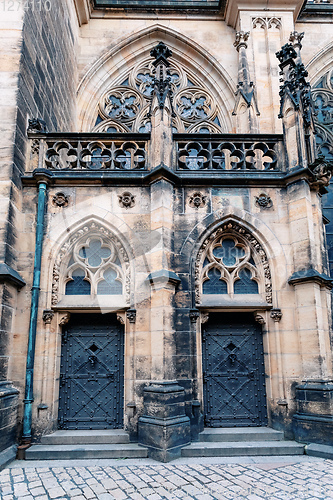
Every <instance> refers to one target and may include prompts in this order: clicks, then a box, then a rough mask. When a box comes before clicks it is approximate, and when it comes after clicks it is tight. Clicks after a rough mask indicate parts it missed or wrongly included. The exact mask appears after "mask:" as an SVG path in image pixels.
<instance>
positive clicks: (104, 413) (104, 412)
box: [59, 314, 124, 429]
mask: <svg viewBox="0 0 333 500" xmlns="http://www.w3.org/2000/svg"><path fill="white" fill-rule="evenodd" d="M123 329H124V327H123V325H121V324H120V323H119V322H118V321H117V316H116V314H103V315H102V314H73V315H72V316H71V320H70V321H69V323H68V324H67V325H65V326H64V329H63V334H62V345H61V367H60V389H59V427H60V428H62V429H118V428H122V427H123V414H124V332H123Z"/></svg>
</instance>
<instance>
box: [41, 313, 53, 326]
mask: <svg viewBox="0 0 333 500" xmlns="http://www.w3.org/2000/svg"><path fill="white" fill-rule="evenodd" d="M53 316H54V312H53V311H52V309H44V311H43V321H44V323H45V324H46V325H49V324H51V321H52V319H53Z"/></svg>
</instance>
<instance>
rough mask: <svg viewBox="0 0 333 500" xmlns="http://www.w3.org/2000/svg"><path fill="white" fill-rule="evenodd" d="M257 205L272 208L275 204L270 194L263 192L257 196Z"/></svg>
mask: <svg viewBox="0 0 333 500" xmlns="http://www.w3.org/2000/svg"><path fill="white" fill-rule="evenodd" d="M256 205H257V206H258V207H260V208H271V207H272V206H273V201H272V198H271V197H270V196H268V195H267V194H265V193H261V194H260V195H259V196H256Z"/></svg>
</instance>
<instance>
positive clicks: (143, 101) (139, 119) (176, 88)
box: [93, 59, 222, 133]
mask: <svg viewBox="0 0 333 500" xmlns="http://www.w3.org/2000/svg"><path fill="white" fill-rule="evenodd" d="M168 62H169V63H170V66H169V68H168V74H169V84H170V90H171V92H172V95H173V100H174V103H175V106H174V117H173V131H174V132H199V133H200V132H203V133H207V132H208V133H219V132H222V128H221V116H220V110H219V107H218V105H217V103H216V101H215V100H214V99H213V97H212V96H211V94H210V93H209V92H208V91H207V89H205V88H203V87H202V83H200V81H199V80H197V78H196V77H195V76H194V75H192V74H191V75H190V74H188V72H187V71H186V70H185V69H184V68H183V67H181V66H180V65H179V64H177V63H175V62H174V61H168ZM154 70H155V68H154V65H153V62H152V61H151V60H148V59H147V60H146V61H143V62H142V63H141V64H139V65H137V66H135V67H134V68H133V69H132V70H131V71H130V72H129V73H128V75H127V76H126V78H124V79H123V81H122V82H121V84H120V85H115V86H113V87H111V88H110V89H109V90H108V91H107V92H106V93H105V94H104V95H103V96H102V97H101V99H100V101H99V105H98V116H97V118H96V123H95V127H94V128H93V131H94V132H142V133H144V132H150V131H151V123H150V116H149V115H150V104H151V99H152V96H153V91H154V85H155V77H154Z"/></svg>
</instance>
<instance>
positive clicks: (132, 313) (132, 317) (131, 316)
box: [126, 309, 136, 323]
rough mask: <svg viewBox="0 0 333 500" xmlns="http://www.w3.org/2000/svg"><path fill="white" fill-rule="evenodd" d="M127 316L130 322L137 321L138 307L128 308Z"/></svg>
mask: <svg viewBox="0 0 333 500" xmlns="http://www.w3.org/2000/svg"><path fill="white" fill-rule="evenodd" d="M126 317H127V319H128V321H129V322H130V323H135V321H136V309H128V310H127V311H126Z"/></svg>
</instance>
